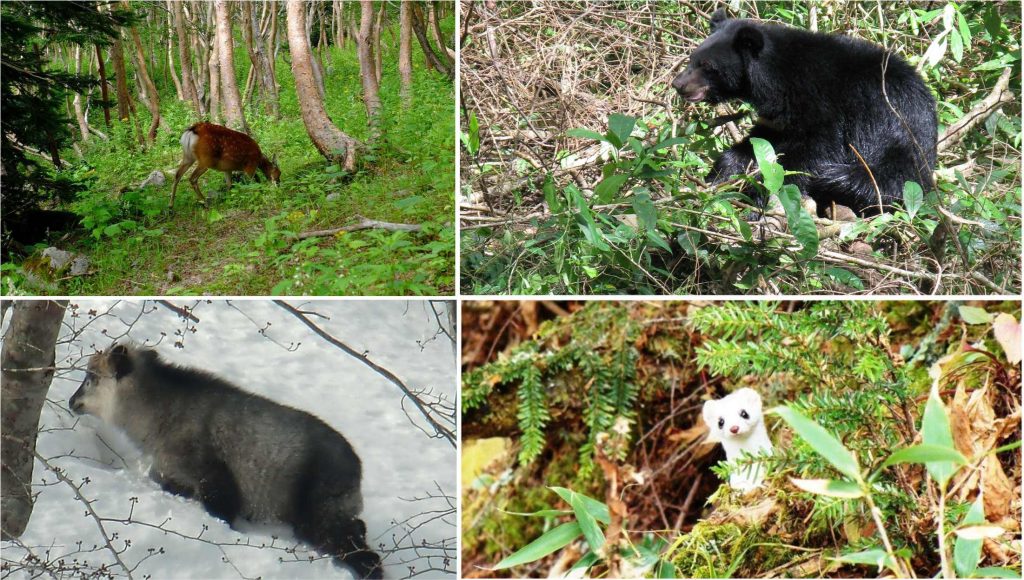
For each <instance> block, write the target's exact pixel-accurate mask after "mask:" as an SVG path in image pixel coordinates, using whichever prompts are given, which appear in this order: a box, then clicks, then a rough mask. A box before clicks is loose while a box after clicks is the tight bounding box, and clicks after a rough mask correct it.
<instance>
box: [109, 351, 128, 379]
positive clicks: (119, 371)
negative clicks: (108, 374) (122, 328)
mask: <svg viewBox="0 0 1024 580" xmlns="http://www.w3.org/2000/svg"><path fill="white" fill-rule="evenodd" d="M107 362H108V363H109V365H110V369H111V370H113V371H114V378H117V379H120V378H121V377H123V376H125V375H127V374H129V373H131V372H132V366H133V365H132V358H131V353H129V352H128V347H127V346H125V345H123V344H115V345H114V346H112V347H111V348H110V354H108V355H107Z"/></svg>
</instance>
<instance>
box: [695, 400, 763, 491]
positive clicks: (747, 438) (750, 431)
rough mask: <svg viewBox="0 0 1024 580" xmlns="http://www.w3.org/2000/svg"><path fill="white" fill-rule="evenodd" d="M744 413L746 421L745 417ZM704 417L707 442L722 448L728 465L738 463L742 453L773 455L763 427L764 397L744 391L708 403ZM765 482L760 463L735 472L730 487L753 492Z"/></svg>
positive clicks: (705, 406) (705, 405)
mask: <svg viewBox="0 0 1024 580" xmlns="http://www.w3.org/2000/svg"><path fill="white" fill-rule="evenodd" d="M744 412H745V413H746V415H747V417H746V418H744V417H743V413H744ZM703 415H704V422H705V423H707V425H708V430H709V432H708V440H709V441H717V442H719V443H721V444H722V447H724V448H725V457H726V459H727V460H728V461H733V460H735V459H738V458H739V457H740V456H741V455H743V453H750V454H756V453H760V452H762V451H768V452H771V451H772V442H771V439H769V438H768V430H767V429H766V428H765V426H764V415H763V413H762V410H761V395H759V394H758V393H757V391H755V390H754V389H750V388H742V389H739V390H738V391H735V392H733V393H732V394H730V395H727V396H725V397H722V398H721V399H718V400H716V401H707V402H705V403H704V413H703ZM762 481H764V466H763V465H761V464H760V463H755V464H752V465H750V466H749V467H747V468H745V469H743V470H736V471H733V472H732V475H731V476H730V477H729V485H730V486H732V487H733V488H734V489H738V490H741V491H750V490H752V489H754V488H755V487H757V486H759V485H761V482H762Z"/></svg>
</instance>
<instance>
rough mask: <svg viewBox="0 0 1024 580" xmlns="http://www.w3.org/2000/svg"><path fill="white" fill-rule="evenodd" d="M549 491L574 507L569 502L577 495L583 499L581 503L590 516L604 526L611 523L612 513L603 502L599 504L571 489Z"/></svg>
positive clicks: (551, 488) (561, 488)
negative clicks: (573, 495)
mask: <svg viewBox="0 0 1024 580" xmlns="http://www.w3.org/2000/svg"><path fill="white" fill-rule="evenodd" d="M549 489H550V490H552V491H554V492H555V493H557V494H558V497H560V498H562V499H563V500H565V503H567V504H569V505H572V502H570V501H569V498H570V497H571V496H572V494H575V495H576V497H579V498H581V499H580V501H581V502H582V503H583V505H584V506H585V507H586V509H587V511H588V512H590V515H592V516H594V519H596V520H597V521H599V522H601V523H602V524H610V523H611V521H612V516H611V513H610V512H609V511H608V506H606V505H605V504H603V503H602V502H599V501H597V500H596V499H594V498H592V497H590V496H588V495H585V494H582V493H579V492H576V491H572V490H571V489H567V488H564V487H557V486H551V487H550V488H549Z"/></svg>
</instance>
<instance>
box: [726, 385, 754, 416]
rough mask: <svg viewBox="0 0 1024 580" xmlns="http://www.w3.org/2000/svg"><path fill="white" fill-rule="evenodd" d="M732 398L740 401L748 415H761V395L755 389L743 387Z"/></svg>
mask: <svg viewBox="0 0 1024 580" xmlns="http://www.w3.org/2000/svg"><path fill="white" fill-rule="evenodd" d="M732 396H733V397H736V399H738V401H739V403H740V404H741V405H742V407H743V409H745V410H746V411H747V412H748V413H757V414H758V415H760V414H761V395H760V394H758V392H757V391H755V390H754V389H751V388H750V387H743V388H742V389H740V390H738V391H736V392H734V393H733V394H732Z"/></svg>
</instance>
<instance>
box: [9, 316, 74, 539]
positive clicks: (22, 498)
mask: <svg viewBox="0 0 1024 580" xmlns="http://www.w3.org/2000/svg"><path fill="white" fill-rule="evenodd" d="M67 305H68V303H67V301H66V300H18V301H16V302H14V309H13V310H14V311H13V314H11V316H12V318H11V325H10V327H9V328H8V329H7V334H6V336H5V337H4V346H3V352H2V353H0V366H2V367H3V371H2V378H3V383H2V387H0V416H2V417H3V419H2V421H0V430H2V431H3V444H2V445H0V471H2V477H0V508H2V509H0V535H2V537H3V539H5V540H7V539H10V538H17V537H19V536H21V534H22V532H24V531H25V526H27V525H28V520H29V517H31V515H32V465H33V461H34V456H35V449H36V432H37V430H38V428H39V413H40V412H41V411H42V409H43V403H44V402H46V392H47V391H48V390H49V389H50V381H52V380H53V373H54V370H55V369H54V349H55V347H56V344H57V335H58V334H59V332H60V323H61V320H63V319H64V311H65V309H66V308H67Z"/></svg>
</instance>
